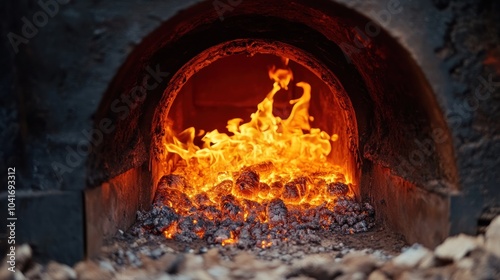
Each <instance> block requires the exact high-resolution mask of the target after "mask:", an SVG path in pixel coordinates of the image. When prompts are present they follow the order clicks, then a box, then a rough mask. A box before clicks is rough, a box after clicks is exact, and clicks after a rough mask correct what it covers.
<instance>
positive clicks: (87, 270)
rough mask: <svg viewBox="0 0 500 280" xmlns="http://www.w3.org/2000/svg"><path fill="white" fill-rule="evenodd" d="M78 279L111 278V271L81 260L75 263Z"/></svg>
mask: <svg viewBox="0 0 500 280" xmlns="http://www.w3.org/2000/svg"><path fill="white" fill-rule="evenodd" d="M75 271H76V274H77V276H78V280H95V279H103V280H106V279H112V278H113V273H112V272H110V271H107V270H103V269H101V268H100V267H99V265H97V264H96V263H94V262H91V261H83V262H79V263H77V264H76V265H75Z"/></svg>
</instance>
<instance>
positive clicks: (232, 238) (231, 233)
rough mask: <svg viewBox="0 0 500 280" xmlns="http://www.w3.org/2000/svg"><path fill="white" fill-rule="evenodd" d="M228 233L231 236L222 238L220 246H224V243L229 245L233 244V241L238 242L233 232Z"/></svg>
mask: <svg viewBox="0 0 500 280" xmlns="http://www.w3.org/2000/svg"><path fill="white" fill-rule="evenodd" d="M230 235H231V237H229V238H228V239H225V240H222V242H221V245H222V246H226V245H230V244H234V243H236V242H238V240H237V239H236V238H235V236H234V233H233V232H232V231H231V232H230Z"/></svg>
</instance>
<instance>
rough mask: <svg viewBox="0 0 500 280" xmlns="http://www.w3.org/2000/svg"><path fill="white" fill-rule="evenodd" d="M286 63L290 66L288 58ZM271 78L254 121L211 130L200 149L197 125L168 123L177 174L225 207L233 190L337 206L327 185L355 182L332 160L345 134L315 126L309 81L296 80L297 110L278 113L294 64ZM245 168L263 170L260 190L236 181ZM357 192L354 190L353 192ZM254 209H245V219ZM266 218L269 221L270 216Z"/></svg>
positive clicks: (260, 198)
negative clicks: (178, 126)
mask: <svg viewBox="0 0 500 280" xmlns="http://www.w3.org/2000/svg"><path fill="white" fill-rule="evenodd" d="M284 62H285V65H287V64H288V60H285V61H284ZM269 77H270V79H272V80H273V81H274V83H273V87H272V89H271V91H270V92H269V93H268V94H267V95H266V97H265V98H264V100H262V101H261V102H260V103H259V104H258V105H257V111H256V112H255V113H253V114H251V116H250V121H249V122H246V123H245V122H243V119H240V118H235V119H231V120H229V121H228V122H227V126H226V127H227V130H228V131H229V133H230V135H228V134H226V133H221V132H219V131H218V130H213V131H210V132H207V133H205V134H204V135H203V138H202V141H203V143H204V144H203V145H202V147H198V146H196V145H195V144H194V139H195V136H196V135H197V134H196V131H195V128H193V127H190V128H188V129H186V130H184V131H183V132H181V133H179V134H177V135H175V133H174V132H173V131H172V130H171V128H170V127H169V126H167V127H166V129H167V135H168V137H167V138H166V139H167V140H166V141H165V143H164V146H165V149H166V150H167V151H168V152H170V153H173V154H177V155H178V156H179V157H180V158H181V162H180V163H179V164H177V165H176V169H175V170H173V173H174V174H178V175H182V176H184V177H185V178H186V180H187V181H188V185H189V186H191V187H190V188H186V189H185V190H183V191H184V192H185V193H186V195H187V196H188V197H189V198H190V199H194V197H195V196H196V195H199V194H202V193H204V194H206V195H207V196H208V198H209V200H210V202H211V203H213V204H214V205H219V203H220V199H221V196H222V195H226V194H232V195H233V196H234V197H236V198H237V199H248V200H251V201H255V202H258V203H262V202H264V201H270V200H272V199H274V198H281V199H283V201H284V202H285V203H286V204H293V205H308V206H309V205H312V206H317V205H321V204H323V203H326V204H329V205H330V206H332V207H333V204H331V203H334V201H335V199H336V197H335V195H332V194H331V193H329V192H328V187H327V184H328V183H332V182H342V183H345V184H351V182H348V181H346V177H347V178H350V176H345V175H346V173H345V170H343V169H342V168H340V167H339V166H336V165H333V164H331V163H330V162H329V161H328V159H327V157H328V155H329V154H330V152H331V150H332V148H331V144H332V142H333V141H337V140H338V137H339V136H338V135H337V134H334V135H332V136H330V135H329V134H328V133H327V132H325V131H322V130H321V129H319V128H312V127H311V125H310V121H312V120H313V118H312V117H311V116H310V115H309V104H310V100H311V86H310V85H309V84H308V83H306V82H299V83H297V84H296V86H297V87H299V88H301V89H302V96H301V97H300V98H298V99H294V100H290V104H291V105H293V107H292V110H291V113H290V115H289V116H288V118H286V119H281V118H280V117H277V116H274V114H273V104H274V97H275V95H276V94H278V93H279V92H280V91H285V90H288V87H289V85H290V83H291V81H292V80H293V73H292V71H291V69H290V68H288V66H286V68H285V69H283V68H276V67H273V68H271V69H270V70H269ZM245 170H254V171H255V172H256V173H257V174H258V177H259V178H258V182H259V185H258V187H257V188H251V189H249V190H247V189H245V190H242V189H241V187H239V186H237V184H235V182H236V180H237V179H238V177H239V176H240V175H241V174H242V172H244V171H245ZM312 175H314V176H312ZM302 177H304V178H306V179H305V180H302V181H300V182H298V181H297V182H295V183H294V181H293V180H295V179H297V178H302ZM278 181H279V182H283V184H285V183H287V182H291V183H287V184H286V186H285V187H283V185H281V186H279V185H276V184H275V183H276V182H278ZM290 184H291V185H290ZM287 192H288V194H287ZM352 195H353V193H352V191H351V190H349V193H348V196H352ZM173 207H174V209H175V206H173ZM249 211H250V210H248V209H246V210H245V214H244V217H245V218H246V217H247V216H248V213H249ZM260 219H261V220H263V221H265V220H266V217H265V215H264V216H263V217H260ZM262 245H264V244H262ZM266 246H267V244H266Z"/></svg>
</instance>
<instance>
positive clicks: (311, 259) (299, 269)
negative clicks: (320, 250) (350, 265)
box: [287, 255, 342, 279]
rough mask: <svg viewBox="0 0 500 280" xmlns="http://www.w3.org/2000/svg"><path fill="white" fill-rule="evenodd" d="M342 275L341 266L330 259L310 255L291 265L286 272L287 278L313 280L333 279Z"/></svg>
mask: <svg viewBox="0 0 500 280" xmlns="http://www.w3.org/2000/svg"><path fill="white" fill-rule="evenodd" d="M341 274H342V266H341V265H340V264H337V263H334V262H333V261H332V259H331V258H328V257H325V256H321V255H310V256H307V257H305V258H304V259H302V260H299V261H296V262H294V263H293V266H292V269H290V270H289V271H288V272H287V278H288V277H294V276H299V275H303V276H307V277H312V278H314V279H334V278H335V277H337V276H339V275H341Z"/></svg>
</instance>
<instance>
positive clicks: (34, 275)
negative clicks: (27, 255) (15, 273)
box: [0, 263, 44, 279]
mask: <svg viewBox="0 0 500 280" xmlns="http://www.w3.org/2000/svg"><path fill="white" fill-rule="evenodd" d="M43 269H44V268H43V265H41V264H39V263H32V264H31V265H30V266H29V267H28V268H27V270H26V272H24V276H25V277H26V278H27V279H43V277H42V272H43ZM0 279H3V278H2V277H1V275H0Z"/></svg>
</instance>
